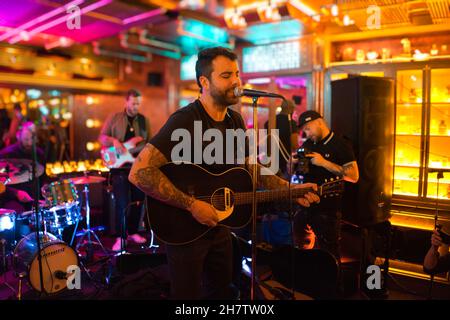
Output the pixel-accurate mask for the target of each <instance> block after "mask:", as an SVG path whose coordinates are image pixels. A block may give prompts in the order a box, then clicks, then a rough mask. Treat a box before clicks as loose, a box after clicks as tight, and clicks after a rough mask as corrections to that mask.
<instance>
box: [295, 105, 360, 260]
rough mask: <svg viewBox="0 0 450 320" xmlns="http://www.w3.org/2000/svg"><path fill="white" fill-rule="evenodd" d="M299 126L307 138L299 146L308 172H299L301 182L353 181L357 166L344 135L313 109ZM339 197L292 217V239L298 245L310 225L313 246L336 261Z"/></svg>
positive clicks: (356, 176)
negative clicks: (303, 150) (307, 165)
mask: <svg viewBox="0 0 450 320" xmlns="http://www.w3.org/2000/svg"><path fill="white" fill-rule="evenodd" d="M299 129H300V130H302V131H303V136H304V137H306V141H305V142H304V143H303V145H302V147H303V148H304V149H305V156H306V157H308V158H310V163H309V170H308V172H306V173H304V174H301V175H300V179H301V180H303V182H314V183H317V184H318V185H321V184H323V183H324V182H325V180H328V181H329V180H330V178H336V177H340V178H342V179H344V180H345V181H348V182H351V183H356V182H357V181H358V179H359V172H358V165H357V163H356V158H355V155H354V153H353V150H352V148H351V147H350V145H349V143H348V142H347V141H346V140H344V139H343V138H341V137H339V136H338V135H336V134H335V133H334V132H333V131H331V130H330V129H329V127H328V125H327V124H326V122H325V120H324V119H323V118H322V116H321V115H320V114H319V113H317V112H316V111H312V110H309V111H305V112H303V113H302V114H301V115H300V117H299ZM340 210H341V201H340V199H339V197H334V198H326V199H322V200H321V201H320V203H318V204H314V205H312V206H311V207H310V208H308V209H307V210H303V212H302V213H301V214H297V216H296V219H295V224H294V225H295V241H296V244H297V245H300V246H301V241H302V234H304V233H305V231H304V230H308V229H309V226H310V227H311V228H312V229H313V231H314V233H315V235H316V240H315V243H316V246H317V247H319V248H321V249H325V250H328V251H329V252H330V253H332V254H333V255H334V256H335V257H336V258H337V259H338V261H339V259H340V252H339V237H340V220H341V212H340Z"/></svg>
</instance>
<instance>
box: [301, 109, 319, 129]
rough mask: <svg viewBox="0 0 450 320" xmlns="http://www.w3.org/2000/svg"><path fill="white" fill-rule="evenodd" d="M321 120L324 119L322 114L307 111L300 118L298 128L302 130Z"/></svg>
mask: <svg viewBox="0 0 450 320" xmlns="http://www.w3.org/2000/svg"><path fill="white" fill-rule="evenodd" d="M319 118H322V116H321V115H320V113H318V112H316V111H313V110H308V111H305V112H303V113H302V114H301V115H300V117H299V118H298V127H299V128H300V129H301V128H302V127H303V126H304V125H305V124H307V123H308V122H310V121H313V120H316V119H319Z"/></svg>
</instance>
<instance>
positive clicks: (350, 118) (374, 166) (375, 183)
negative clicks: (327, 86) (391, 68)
mask: <svg viewBox="0 0 450 320" xmlns="http://www.w3.org/2000/svg"><path fill="white" fill-rule="evenodd" d="M394 120H395V110H394V82H393V80H392V79H389V78H379V77H363V76H356V77H352V78H348V79H342V80H337V81H333V82H332V83H331V128H332V129H333V131H335V132H336V133H338V134H341V135H343V136H344V138H347V139H348V140H349V141H350V142H351V144H352V146H353V150H354V151H355V155H356V160H357V162H358V167H359V174H360V178H359V181H358V183H357V184H351V183H348V184H347V186H346V192H345V194H344V196H343V218H344V220H347V221H349V222H352V223H355V224H358V225H363V226H364V225H372V224H377V223H380V222H383V221H386V220H387V219H388V218H389V213H390V206H391V198H392V179H393V155H394Z"/></svg>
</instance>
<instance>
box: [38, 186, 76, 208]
mask: <svg viewBox="0 0 450 320" xmlns="http://www.w3.org/2000/svg"><path fill="white" fill-rule="evenodd" d="M42 193H43V195H44V197H45V200H46V205H47V206H48V207H55V206H62V205H65V204H71V203H73V202H77V201H78V193H77V189H76V188H75V185H74V184H73V182H72V180H70V179H64V180H62V181H55V182H52V183H50V184H48V185H45V186H44V187H43V188H42Z"/></svg>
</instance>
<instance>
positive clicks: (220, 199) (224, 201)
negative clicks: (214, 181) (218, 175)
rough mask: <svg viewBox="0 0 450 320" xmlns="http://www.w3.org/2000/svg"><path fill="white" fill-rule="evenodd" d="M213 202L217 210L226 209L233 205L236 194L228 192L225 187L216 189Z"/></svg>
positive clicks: (212, 198)
mask: <svg viewBox="0 0 450 320" xmlns="http://www.w3.org/2000/svg"><path fill="white" fill-rule="evenodd" d="M211 203H212V205H213V207H214V208H216V210H219V211H226V210H227V209H229V207H232V206H233V203H234V195H233V193H232V192H231V191H229V192H227V190H226V189H225V188H222V189H219V190H216V192H214V194H213V195H212V197H211Z"/></svg>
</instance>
